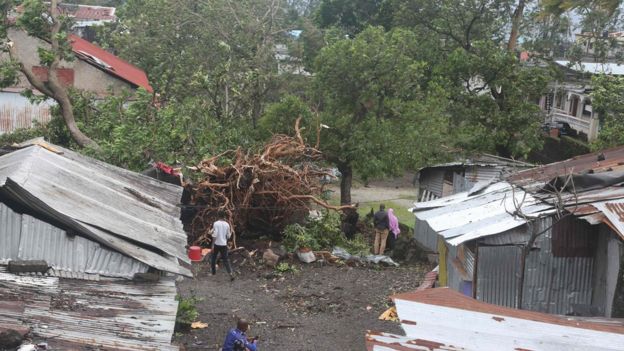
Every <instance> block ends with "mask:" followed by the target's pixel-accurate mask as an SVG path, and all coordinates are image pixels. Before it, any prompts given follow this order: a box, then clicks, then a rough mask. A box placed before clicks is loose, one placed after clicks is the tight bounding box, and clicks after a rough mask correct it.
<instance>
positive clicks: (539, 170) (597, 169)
mask: <svg viewBox="0 0 624 351" xmlns="http://www.w3.org/2000/svg"><path fill="white" fill-rule="evenodd" d="M599 156H602V157H599ZM599 158H600V159H603V160H602V161H599V160H598V159H599ZM622 170H624V146H620V147H615V148H612V149H607V150H602V151H597V152H593V153H590V154H585V155H581V156H576V157H573V158H571V159H568V160H565V161H561V162H555V163H550V164H547V165H544V166H540V167H535V168H532V169H528V170H525V171H520V172H516V173H514V174H512V175H510V176H509V177H507V178H506V180H507V181H509V182H511V183H513V184H516V185H521V186H524V185H528V184H532V183H540V182H541V183H545V182H548V181H550V180H552V179H554V178H556V177H558V176H562V175H567V174H571V173H574V174H584V173H589V172H591V173H594V174H595V173H601V172H609V171H622Z"/></svg>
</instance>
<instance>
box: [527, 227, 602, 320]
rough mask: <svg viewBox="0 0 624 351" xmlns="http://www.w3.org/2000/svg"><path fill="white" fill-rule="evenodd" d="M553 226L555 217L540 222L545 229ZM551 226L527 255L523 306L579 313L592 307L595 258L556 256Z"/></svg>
mask: <svg viewBox="0 0 624 351" xmlns="http://www.w3.org/2000/svg"><path fill="white" fill-rule="evenodd" d="M551 225H552V218H544V219H542V220H539V221H537V230H538V231H539V232H542V231H544V230H546V229H547V228H549V227H550V226H551ZM552 235H553V232H552V229H551V230H546V232H545V233H544V234H543V235H541V236H540V237H539V238H538V239H537V240H536V242H535V246H536V247H538V248H539V249H538V250H531V252H530V253H529V255H528V257H527V261H526V267H525V270H526V271H525V277H524V285H523V289H522V291H523V297H522V308H524V309H527V310H531V311H539V312H545V313H555V314H562V315H565V314H572V313H574V314H576V313H578V311H576V309H578V308H583V307H589V306H590V305H591V298H592V279H593V273H594V272H593V265H594V258H593V257H555V256H554V255H553V250H552Z"/></svg>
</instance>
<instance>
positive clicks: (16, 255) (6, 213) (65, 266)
mask: <svg viewBox="0 0 624 351" xmlns="http://www.w3.org/2000/svg"><path fill="white" fill-rule="evenodd" d="M18 259H20V260H45V261H46V262H47V263H48V265H49V266H50V267H52V268H53V269H54V271H55V272H53V273H55V274H57V275H60V276H74V277H81V278H82V277H86V276H88V275H103V276H109V277H121V278H132V277H133V276H134V274H135V273H139V272H143V273H144V272H147V271H148V269H149V267H148V266H147V265H145V264H144V263H141V262H139V261H137V260H135V259H133V258H130V257H128V256H125V255H123V254H121V253H119V252H117V251H113V250H110V249H108V248H105V247H102V246H101V245H100V244H99V243H96V242H94V241H91V240H89V239H86V238H83V237H81V236H77V235H70V234H68V233H67V232H66V231H64V230H62V229H60V228H57V227H55V226H53V225H51V224H49V223H46V222H44V221H42V220H39V219H37V218H34V217H32V216H29V215H26V214H19V213H17V212H15V211H13V210H12V209H11V208H9V207H8V206H6V205H5V204H3V203H0V264H1V263H5V264H6V263H7V262H8V261H10V260H18ZM65 273H71V274H65Z"/></svg>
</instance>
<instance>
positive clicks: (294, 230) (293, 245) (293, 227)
mask: <svg viewBox="0 0 624 351" xmlns="http://www.w3.org/2000/svg"><path fill="white" fill-rule="evenodd" d="M282 244H283V245H284V247H285V248H286V250H288V251H290V252H292V251H295V250H297V249H300V248H308V249H310V250H315V251H316V250H320V249H321V245H320V244H319V242H318V238H317V237H316V236H314V235H313V234H312V232H311V231H308V229H307V228H306V227H304V226H303V225H301V224H299V223H294V224H290V225H288V226H286V228H284V233H283V241H282Z"/></svg>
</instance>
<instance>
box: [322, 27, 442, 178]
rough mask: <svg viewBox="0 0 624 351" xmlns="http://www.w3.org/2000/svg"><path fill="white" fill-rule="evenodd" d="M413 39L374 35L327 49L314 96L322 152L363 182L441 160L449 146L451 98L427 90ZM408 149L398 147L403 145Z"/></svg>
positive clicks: (378, 31) (402, 34)
mask: <svg viewBox="0 0 624 351" xmlns="http://www.w3.org/2000/svg"><path fill="white" fill-rule="evenodd" d="M417 43H418V39H417V38H416V37H415V36H414V33H413V32H410V31H406V30H401V29H396V30H392V31H390V32H384V30H383V29H382V28H368V29H366V30H365V31H363V32H362V33H360V34H359V35H358V36H357V37H356V38H355V39H353V40H352V39H342V40H340V41H338V42H336V43H334V44H333V45H331V46H328V47H325V48H324V49H323V50H322V51H321V53H320V54H319V56H318V57H317V62H316V66H317V69H316V75H315V88H316V93H317V94H318V96H319V98H320V99H321V100H322V103H323V111H322V113H321V123H323V124H325V125H327V126H329V129H324V130H323V132H322V133H321V137H322V138H321V150H322V151H323V152H324V153H325V155H326V157H327V158H328V160H330V161H331V162H333V163H334V164H336V165H337V166H338V168H339V169H340V170H341V172H343V174H344V173H345V170H346V171H349V169H351V168H353V169H355V170H356V171H357V172H359V174H360V175H361V177H362V178H363V179H368V178H372V177H377V176H383V175H386V174H396V173H398V172H400V171H401V170H403V168H404V167H406V166H415V165H418V164H420V163H422V160H423V159H422V155H423V154H429V155H431V154H435V151H434V150H435V149H436V145H439V144H440V143H441V142H442V141H443V135H444V134H445V133H444V132H445V126H446V124H447V123H446V115H445V114H444V112H443V109H444V106H445V100H444V97H445V96H446V95H445V93H444V92H443V91H441V90H437V89H435V88H432V89H431V91H430V92H429V93H427V92H425V91H423V89H422V85H421V82H422V78H423V71H424V70H425V67H426V63H424V62H421V61H418V60H416V59H415V58H414V56H415V55H414V52H415V51H416V50H417V45H418V44H417ZM399 137H400V138H401V139H402V140H404V142H395V141H396V140H397V139H398V138H399Z"/></svg>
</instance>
